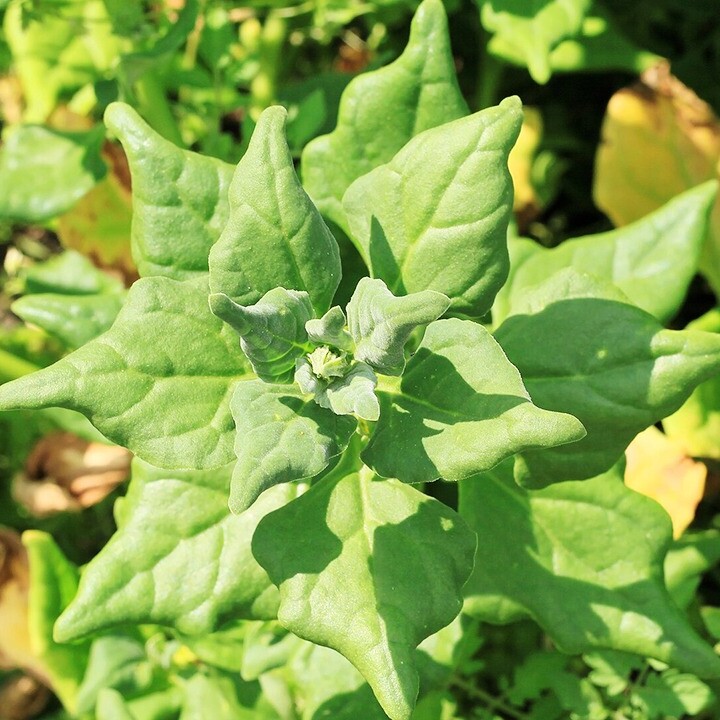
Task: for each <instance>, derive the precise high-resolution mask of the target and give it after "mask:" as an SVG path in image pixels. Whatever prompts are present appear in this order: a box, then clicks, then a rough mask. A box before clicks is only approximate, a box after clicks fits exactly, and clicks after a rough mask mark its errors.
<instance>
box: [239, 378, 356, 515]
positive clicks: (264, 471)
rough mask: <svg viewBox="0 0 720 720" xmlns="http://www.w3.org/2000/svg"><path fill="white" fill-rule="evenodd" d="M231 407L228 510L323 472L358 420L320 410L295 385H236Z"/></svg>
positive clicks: (346, 440)
mask: <svg viewBox="0 0 720 720" xmlns="http://www.w3.org/2000/svg"><path fill="white" fill-rule="evenodd" d="M231 409H232V413H233V417H234V418H235V425H236V427H237V436H236V441H235V454H236V455H237V464H236V465H235V469H234V471H233V478H232V485H231V489H230V509H231V510H232V512H234V513H242V512H244V511H245V510H247V509H248V508H249V507H250V506H251V505H252V504H253V503H254V502H255V501H256V499H257V498H258V497H259V496H260V494H261V493H262V492H263V491H264V490H267V489H268V488H270V487H272V486H273V485H278V484H279V483H287V482H291V481H292V480H303V479H306V478H310V477H313V476H315V475H317V474H318V473H320V472H322V471H323V470H324V469H325V468H326V467H327V466H328V464H329V463H330V462H331V460H332V459H333V458H335V457H337V456H338V455H340V453H342V451H343V450H344V449H345V447H346V446H347V444H348V442H349V441H350V437H351V436H352V434H353V433H354V432H355V428H356V426H357V421H356V420H355V418H352V417H349V416H339V415H335V414H334V413H332V412H330V411H329V410H326V409H325V408H321V407H320V406H319V405H318V404H317V403H316V402H315V401H314V400H313V399H312V398H310V399H308V398H307V397H306V396H304V395H302V394H301V393H300V391H299V390H298V389H297V388H296V387H295V386H286V385H270V384H268V383H263V382H260V381H254V382H243V383H239V384H238V386H237V388H236V390H235V395H234V396H233V399H232V403H231Z"/></svg>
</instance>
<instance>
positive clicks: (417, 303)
mask: <svg viewBox="0 0 720 720" xmlns="http://www.w3.org/2000/svg"><path fill="white" fill-rule="evenodd" d="M449 306H450V300H449V299H448V298H447V297H445V295H443V294H442V293H438V292H434V291H433V290H423V291H421V292H417V293H413V294H412V295H406V296H403V297H395V295H393V294H392V293H391V292H390V291H389V290H388V289H387V285H385V283H384V282H383V281H382V280H371V279H370V278H362V280H360V282H359V283H358V285H357V288H356V289H355V292H354V293H353V296H352V298H351V299H350V302H349V303H348V306H347V317H348V328H349V330H350V335H351V337H352V338H353V340H354V341H355V351H354V357H355V359H356V360H361V361H363V362H366V363H367V364H368V365H370V366H371V367H372V368H374V369H375V370H377V371H378V372H380V373H383V374H384V375H401V374H402V371H403V368H404V367H405V355H404V353H403V348H404V347H405V343H406V342H407V340H408V338H409V337H410V334H411V333H412V331H413V330H415V328H416V327H418V326H424V325H427V324H429V323H431V322H432V321H433V320H437V319H438V318H439V317H440V316H441V315H442V314H443V313H444V312H445V311H446V310H447V309H448V307H449Z"/></svg>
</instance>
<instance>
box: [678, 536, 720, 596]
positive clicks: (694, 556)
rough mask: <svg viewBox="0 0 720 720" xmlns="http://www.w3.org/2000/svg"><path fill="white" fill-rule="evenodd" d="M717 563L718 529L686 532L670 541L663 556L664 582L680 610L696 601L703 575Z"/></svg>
mask: <svg viewBox="0 0 720 720" xmlns="http://www.w3.org/2000/svg"><path fill="white" fill-rule="evenodd" d="M718 562H720V533H718V532H717V530H705V531H703V532H687V533H684V534H683V535H682V536H681V537H679V538H678V539H677V540H675V542H674V543H673V544H672V547H671V548H670V550H669V551H668V554H667V555H666V556H665V585H666V587H667V589H668V591H669V593H670V595H671V596H672V599H673V600H674V601H675V604H676V605H677V606H678V607H679V608H682V609H685V608H687V607H689V606H690V604H691V603H692V602H693V600H695V596H696V594H697V589H698V586H699V585H700V581H701V580H702V577H703V575H704V574H705V573H706V572H707V571H708V570H710V569H711V568H713V567H714V566H715V565H717V564H718Z"/></svg>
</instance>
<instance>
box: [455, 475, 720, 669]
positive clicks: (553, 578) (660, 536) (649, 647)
mask: <svg viewBox="0 0 720 720" xmlns="http://www.w3.org/2000/svg"><path fill="white" fill-rule="evenodd" d="M459 492H460V503H459V507H460V514H461V515H462V516H463V518H465V520H466V521H467V523H468V524H469V525H470V527H471V528H472V529H473V530H474V531H475V532H477V534H478V548H479V550H478V554H477V558H476V561H475V569H474V570H473V574H472V576H471V578H470V580H469V581H468V584H467V585H466V587H465V596H466V598H467V600H466V603H465V608H464V610H465V612H467V613H468V614H470V615H472V616H474V617H477V618H479V619H482V620H484V621H486V622H492V623H502V624H504V623H507V622H512V621H514V620H517V619H520V618H522V617H532V618H534V619H535V620H536V621H537V622H538V623H539V624H540V625H541V626H542V628H543V629H544V630H545V631H546V632H547V633H548V634H549V635H550V637H551V638H552V639H553V641H554V642H555V643H556V644H557V646H558V647H559V648H560V649H562V650H563V651H565V652H568V653H572V654H578V653H582V652H587V651H588V650H590V649H592V648H611V649H615V650H624V651H627V652H633V653H638V654H640V655H643V656H648V657H654V658H657V659H658V660H662V661H663V662H667V663H670V664H671V665H674V666H676V667H678V668H681V669H683V670H686V671H688V672H692V673H695V674H697V675H700V676H704V677H708V676H718V675H720V660H719V659H718V658H717V656H716V655H715V653H714V652H713V651H712V649H711V648H710V647H709V646H708V645H706V644H705V643H704V642H703V641H702V640H701V639H700V638H699V637H698V636H697V635H696V634H695V632H694V631H693V629H692V627H691V626H690V624H689V623H688V621H687V619H686V618H685V616H684V615H683V613H682V612H680V611H679V610H678V608H677V607H676V605H675V604H674V603H673V601H672V599H671V598H670V595H669V594H668V592H667V590H666V589H665V585H664V583H663V571H662V563H663V558H664V556H665V554H666V552H667V550H668V547H669V546H670V542H671V540H672V528H671V525H670V520H669V518H668V517H667V515H666V514H665V512H664V511H663V510H662V509H661V508H660V507H659V506H658V505H657V504H656V503H655V502H653V501H652V500H649V499H648V498H645V497H643V496H642V495H639V494H637V493H635V492H633V491H632V490H629V489H627V488H626V487H625V486H624V485H623V483H622V470H621V469H613V470H612V471H611V472H609V473H607V474H605V475H601V476H598V477H596V478H593V479H592V480H585V481H583V482H568V483H560V484H557V485H554V486H553V487H549V488H546V489H544V490H537V491H531V492H528V491H525V490H522V489H521V488H519V487H517V485H516V484H515V483H514V482H513V469H512V461H508V462H506V463H503V464H502V465H499V466H498V467H497V468H495V469H494V470H491V471H490V472H488V473H485V474H484V475H480V476H478V477H477V478H473V479H470V480H467V481H466V482H464V483H461V484H460V485H459Z"/></svg>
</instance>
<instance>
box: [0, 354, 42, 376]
mask: <svg viewBox="0 0 720 720" xmlns="http://www.w3.org/2000/svg"><path fill="white" fill-rule="evenodd" d="M39 369H40V368H39V367H38V366H37V365H34V364H33V363H31V362H28V361H27V360H23V359H22V358H19V357H16V356H15V355H11V354H10V353H9V352H6V351H5V350H0V383H3V382H10V380H17V378H19V377H22V376H23V375H29V374H30V373H32V372H35V371H36V370H39Z"/></svg>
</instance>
